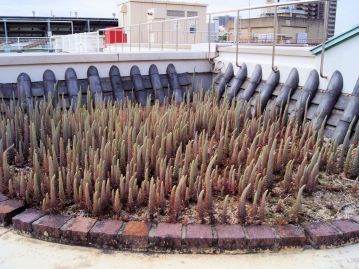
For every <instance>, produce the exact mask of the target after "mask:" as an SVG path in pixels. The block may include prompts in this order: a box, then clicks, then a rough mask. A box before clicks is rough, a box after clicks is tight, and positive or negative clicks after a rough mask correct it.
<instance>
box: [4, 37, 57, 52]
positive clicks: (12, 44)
mask: <svg viewBox="0 0 359 269" xmlns="http://www.w3.org/2000/svg"><path fill="white" fill-rule="evenodd" d="M53 48H54V47H53V40H52V38H51V37H0V52H34V51H43V52H52V51H53Z"/></svg>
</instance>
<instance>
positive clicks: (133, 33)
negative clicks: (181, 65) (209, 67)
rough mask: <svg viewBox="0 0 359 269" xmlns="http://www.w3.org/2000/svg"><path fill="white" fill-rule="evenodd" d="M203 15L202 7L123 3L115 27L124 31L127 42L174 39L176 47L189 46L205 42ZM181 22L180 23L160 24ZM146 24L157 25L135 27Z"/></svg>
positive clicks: (137, 0)
mask: <svg viewBox="0 0 359 269" xmlns="http://www.w3.org/2000/svg"><path fill="white" fill-rule="evenodd" d="M206 15H207V5H206V4H200V3H186V2H177V1H176V2H175V1H161V0H154V1H153V0H127V1H125V2H123V3H121V4H120V5H119V18H118V25H119V26H120V27H124V31H125V33H126V34H127V38H128V41H129V42H135V43H136V42H138V41H139V40H141V42H146V40H147V41H149V40H150V41H151V42H153V43H161V42H162V41H163V43H174V42H173V41H174V40H177V39H178V40H179V43H182V44H191V43H196V42H201V41H205V40H207V22H206ZM181 18H183V19H184V20H181V21H174V22H168V23H161V21H163V20H171V19H181ZM186 18H187V19H186ZM191 18H193V19H191ZM149 22H157V23H155V24H152V25H151V26H150V25H142V26H138V24H143V23H149ZM130 26H131V27H130ZM130 28H131V29H130Z"/></svg>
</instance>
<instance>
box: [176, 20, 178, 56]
mask: <svg viewBox="0 0 359 269" xmlns="http://www.w3.org/2000/svg"><path fill="white" fill-rule="evenodd" d="M177 50H178V21H176V51H177Z"/></svg>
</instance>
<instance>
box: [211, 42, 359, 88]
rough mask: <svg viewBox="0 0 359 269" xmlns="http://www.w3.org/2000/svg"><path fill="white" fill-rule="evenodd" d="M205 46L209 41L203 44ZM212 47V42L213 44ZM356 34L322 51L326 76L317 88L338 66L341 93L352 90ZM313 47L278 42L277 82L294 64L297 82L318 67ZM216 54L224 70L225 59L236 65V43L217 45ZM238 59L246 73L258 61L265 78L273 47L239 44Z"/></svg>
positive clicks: (358, 71)
mask: <svg viewBox="0 0 359 269" xmlns="http://www.w3.org/2000/svg"><path fill="white" fill-rule="evenodd" d="M205 46H207V47H208V44H207V45H205ZM205 46H204V47H205ZM212 47H214V45H212ZM358 48H359V36H358V38H355V39H351V40H348V41H347V42H345V43H343V44H341V45H340V46H336V47H333V48H331V49H330V50H328V51H326V52H325V58H324V72H323V73H324V75H325V76H327V77H328V78H321V79H320V85H319V88H320V89H321V90H325V89H326V88H327V86H328V82H329V80H330V78H331V76H332V74H333V73H334V71H336V70H338V71H340V72H341V73H342V75H343V78H344V88H343V92H344V93H349V94H351V93H352V91H353V89H354V86H355V83H356V81H357V80H358V78H359V68H358V67H359V57H358ZM311 49H313V47H290V46H278V47H277V48H276V55H275V66H277V67H278V69H279V71H280V82H281V83H284V82H285V80H286V79H287V77H288V75H289V72H290V71H291V69H292V68H293V67H295V68H297V69H298V72H299V76H300V82H299V86H303V85H304V84H305V82H306V79H307V77H308V75H309V73H310V71H311V70H312V69H316V70H317V71H318V72H319V71H320V59H321V54H320V53H318V54H314V53H312V52H311ZM218 51H219V54H218V57H217V58H215V62H219V64H218V65H217V66H222V71H224V70H225V68H226V67H227V65H228V63H230V62H231V63H232V64H233V66H234V67H235V71H236V70H238V67H237V66H236V48H235V46H219V47H218ZM238 62H239V64H240V63H246V64H247V67H248V76H249V77H250V76H251V73H252V71H253V68H254V66H255V65H256V64H260V65H261V66H262V69H263V79H264V80H266V79H267V78H268V76H269V74H270V73H271V71H272V47H271V46H254V45H240V46H239V54H238Z"/></svg>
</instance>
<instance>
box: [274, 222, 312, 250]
mask: <svg viewBox="0 0 359 269" xmlns="http://www.w3.org/2000/svg"><path fill="white" fill-rule="evenodd" d="M274 229H275V230H276V231H277V234H278V235H279V238H280V245H281V246H283V247H301V246H304V244H305V241H306V237H305V234H304V231H303V230H302V229H300V228H299V227H297V226H295V225H292V224H288V225H276V226H274Z"/></svg>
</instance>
